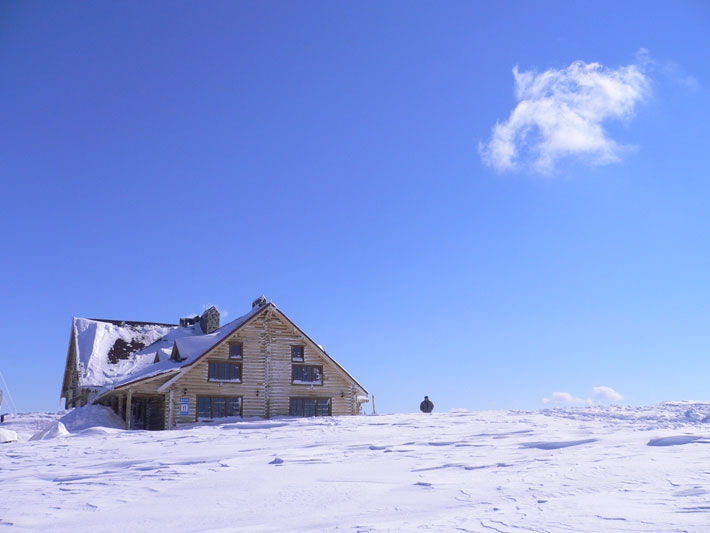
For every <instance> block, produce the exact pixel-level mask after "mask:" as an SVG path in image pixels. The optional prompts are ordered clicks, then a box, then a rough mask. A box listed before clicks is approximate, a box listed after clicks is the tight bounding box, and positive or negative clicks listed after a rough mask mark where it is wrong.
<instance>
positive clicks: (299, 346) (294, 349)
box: [291, 344, 306, 363]
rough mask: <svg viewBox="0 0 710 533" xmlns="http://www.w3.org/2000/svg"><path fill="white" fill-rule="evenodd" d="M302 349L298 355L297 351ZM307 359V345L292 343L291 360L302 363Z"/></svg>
mask: <svg viewBox="0 0 710 533" xmlns="http://www.w3.org/2000/svg"><path fill="white" fill-rule="evenodd" d="M298 351H300V352H301V355H300V357H298V356H296V353H297V352H298ZM305 360H306V347H305V345H303V344H292V345H291V361H296V362H299V363H302V362H304V361H305Z"/></svg>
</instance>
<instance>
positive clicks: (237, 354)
mask: <svg viewBox="0 0 710 533" xmlns="http://www.w3.org/2000/svg"><path fill="white" fill-rule="evenodd" d="M229 358H230V359H241V358H242V343H241V342H231V343H229Z"/></svg>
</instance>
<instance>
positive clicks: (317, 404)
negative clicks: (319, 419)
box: [289, 398, 332, 416]
mask: <svg viewBox="0 0 710 533" xmlns="http://www.w3.org/2000/svg"><path fill="white" fill-rule="evenodd" d="M330 405H331V402H330V398H291V407H290V409H289V414H290V415H291V416H330V415H331V414H332V412H331V410H330Z"/></svg>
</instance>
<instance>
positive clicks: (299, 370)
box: [291, 365, 323, 385]
mask: <svg viewBox="0 0 710 533" xmlns="http://www.w3.org/2000/svg"><path fill="white" fill-rule="evenodd" d="M291 377H292V380H291V382H292V383H294V384H296V385H303V384H308V385H322V384H323V367H322V366H314V365H293V367H292V376H291Z"/></svg>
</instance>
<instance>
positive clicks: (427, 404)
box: [419, 396, 434, 413]
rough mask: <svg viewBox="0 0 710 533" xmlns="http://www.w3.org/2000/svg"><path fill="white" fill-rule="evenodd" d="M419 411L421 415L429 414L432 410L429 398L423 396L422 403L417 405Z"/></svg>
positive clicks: (432, 405) (432, 406)
mask: <svg viewBox="0 0 710 533" xmlns="http://www.w3.org/2000/svg"><path fill="white" fill-rule="evenodd" d="M419 409H421V411H422V413H431V412H432V411H433V410H434V404H433V403H432V401H431V400H430V399H429V396H424V401H423V402H422V403H420V404H419Z"/></svg>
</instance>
